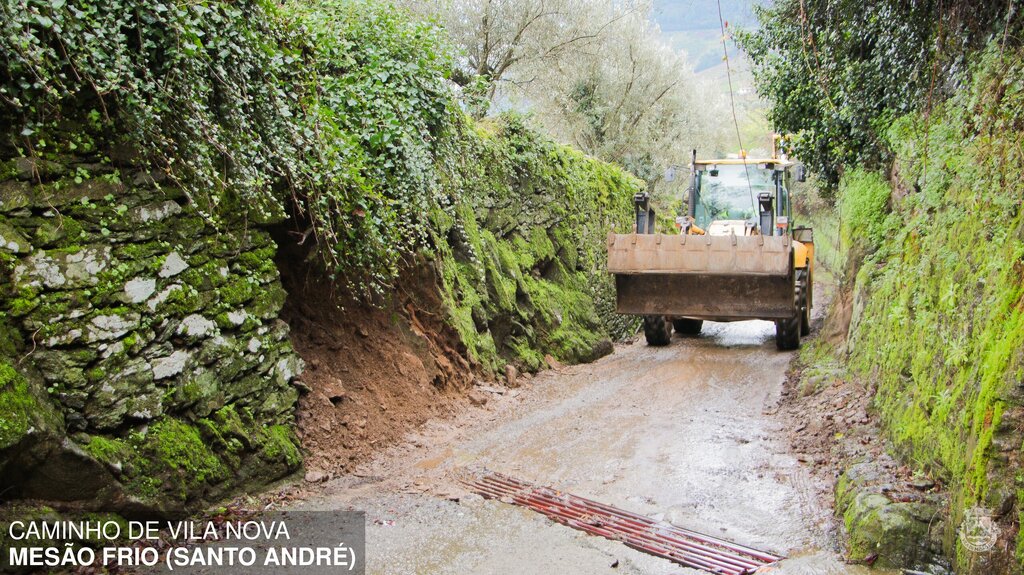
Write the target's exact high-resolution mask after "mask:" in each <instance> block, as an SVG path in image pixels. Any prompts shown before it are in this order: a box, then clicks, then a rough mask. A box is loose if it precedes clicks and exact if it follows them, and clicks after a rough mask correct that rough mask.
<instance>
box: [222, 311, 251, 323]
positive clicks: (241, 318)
mask: <svg viewBox="0 0 1024 575" xmlns="http://www.w3.org/2000/svg"><path fill="white" fill-rule="evenodd" d="M227 316H228V321H229V322H231V325H242V324H243V323H245V320H247V319H249V318H250V317H252V316H250V315H249V312H247V311H245V310H244V309H239V310H234V311H229V312H228V314H227Z"/></svg>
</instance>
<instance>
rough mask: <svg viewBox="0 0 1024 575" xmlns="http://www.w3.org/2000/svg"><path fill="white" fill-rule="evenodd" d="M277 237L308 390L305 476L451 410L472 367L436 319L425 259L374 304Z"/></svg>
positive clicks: (303, 408)
mask: <svg viewBox="0 0 1024 575" xmlns="http://www.w3.org/2000/svg"><path fill="white" fill-rule="evenodd" d="M279 244H280V245H281V249H280V250H279V254H278V268H279V269H280V271H281V280H282V282H283V283H284V287H285V289H286V290H287V291H288V299H287V302H286V303H285V306H284V309H283V310H282V314H281V317H282V319H283V320H284V321H286V322H287V323H288V324H289V326H290V327H291V341H292V344H293V345H294V347H295V350H296V351H297V352H298V353H299V355H300V356H302V358H303V359H304V360H305V362H306V369H305V372H304V373H303V375H302V376H301V380H302V384H304V385H305V387H307V388H308V391H305V393H303V395H302V397H301V398H300V399H299V409H298V415H297V423H298V435H299V438H300V439H301V440H302V444H303V447H304V450H305V452H306V460H305V464H306V469H307V479H310V480H314V481H320V480H326V479H328V478H330V477H331V476H332V475H335V474H338V473H343V472H347V471H351V470H352V469H353V467H354V466H355V465H357V464H358V463H360V462H362V461H364V460H366V459H367V458H368V457H369V456H370V455H371V454H373V453H374V452H375V451H377V450H379V449H380V448H383V447H386V446H388V445H391V444H394V443H396V442H398V441H400V440H401V438H402V437H403V436H404V435H406V433H408V432H409V431H411V430H413V429H415V428H416V427H419V426H420V425H422V424H423V423H424V422H426V421H427V420H429V419H431V418H434V417H438V416H440V417H450V416H452V415H453V414H454V413H455V411H456V406H457V404H458V403H460V398H462V397H463V396H465V395H466V391H467V390H468V389H469V388H470V387H471V385H472V382H473V369H472V366H470V364H469V362H467V360H466V359H465V358H464V357H463V356H464V353H465V349H464V346H462V345H461V344H460V342H459V338H458V335H457V334H456V333H455V332H454V330H452V329H451V328H450V327H448V326H446V325H445V324H444V322H443V321H442V319H441V318H442V305H443V304H442V302H441V300H440V298H439V297H438V292H437V287H436V285H437V284H436V273H435V271H434V268H433V266H432V265H431V264H429V263H420V264H419V265H417V266H410V267H409V268H408V270H407V271H406V272H405V273H404V274H403V275H402V278H401V280H400V281H399V282H398V285H399V286H400V287H399V288H398V289H396V291H395V292H394V293H392V294H391V296H390V298H389V301H388V302H387V303H386V304H384V305H383V306H381V307H379V308H378V307H371V306H367V305H365V304H361V303H358V302H356V301H354V300H353V298H351V297H349V296H347V295H345V294H343V293H339V291H338V289H337V287H336V285H335V284H334V283H333V282H331V281H329V280H327V279H326V278H324V277H322V276H320V275H316V272H313V271H310V270H311V269H312V268H315V266H310V265H309V264H308V262H307V261H305V259H306V254H305V253H304V251H305V250H304V249H303V248H302V247H301V246H296V245H295V244H294V242H283V241H282V242H279ZM289 244H290V245H289ZM460 348H461V349H460Z"/></svg>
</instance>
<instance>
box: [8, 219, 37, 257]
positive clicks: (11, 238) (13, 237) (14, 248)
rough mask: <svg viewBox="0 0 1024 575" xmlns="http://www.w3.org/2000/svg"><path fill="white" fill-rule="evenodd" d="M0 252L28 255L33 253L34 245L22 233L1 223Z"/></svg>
mask: <svg viewBox="0 0 1024 575" xmlns="http://www.w3.org/2000/svg"><path fill="white" fill-rule="evenodd" d="M0 250H5V251H8V252H11V253H15V254H27V253H29V252H30V251H32V244H30V243H29V241H28V239H27V238H26V237H25V236H24V235H22V233H21V232H19V231H18V230H16V229H14V228H13V227H11V226H9V225H7V224H6V223H4V222H0Z"/></svg>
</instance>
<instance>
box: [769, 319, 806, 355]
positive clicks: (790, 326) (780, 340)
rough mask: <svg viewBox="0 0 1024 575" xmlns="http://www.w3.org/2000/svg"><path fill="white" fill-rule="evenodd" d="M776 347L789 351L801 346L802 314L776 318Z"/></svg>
mask: <svg viewBox="0 0 1024 575" xmlns="http://www.w3.org/2000/svg"><path fill="white" fill-rule="evenodd" d="M775 347H777V348H779V351H789V350H791V349H798V348H799V347H800V316H799V315H794V316H793V317H791V318H789V319H777V320H775Z"/></svg>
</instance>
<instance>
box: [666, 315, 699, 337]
mask: <svg viewBox="0 0 1024 575" xmlns="http://www.w3.org/2000/svg"><path fill="white" fill-rule="evenodd" d="M672 327H674V328H675V330H676V333H678V334H679V335H699V334H700V330H701V328H702V327H704V320H702V319H687V318H682V319H674V320H672Z"/></svg>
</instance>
